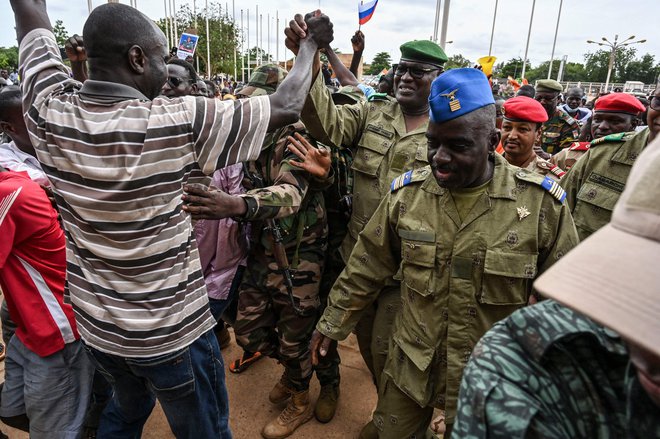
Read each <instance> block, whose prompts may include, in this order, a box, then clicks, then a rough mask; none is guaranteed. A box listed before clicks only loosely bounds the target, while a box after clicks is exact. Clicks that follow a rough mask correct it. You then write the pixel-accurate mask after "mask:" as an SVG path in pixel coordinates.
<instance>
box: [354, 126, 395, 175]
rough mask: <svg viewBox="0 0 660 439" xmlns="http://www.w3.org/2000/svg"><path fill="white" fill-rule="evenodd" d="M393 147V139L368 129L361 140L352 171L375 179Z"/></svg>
mask: <svg viewBox="0 0 660 439" xmlns="http://www.w3.org/2000/svg"><path fill="white" fill-rule="evenodd" d="M391 146H392V139H391V138H388V137H387V136H385V135H383V134H380V133H377V132H375V131H373V130H369V128H368V129H367V130H365V133H364V135H363V136H362V138H361V139H360V143H359V145H358V150H357V151H356V154H355V157H354V158H353V166H352V169H353V170H355V171H358V172H362V173H363V174H367V175H371V176H374V177H375V176H376V175H378V168H380V166H381V163H382V162H383V159H384V158H385V154H387V151H388V150H389V149H390V147H391Z"/></svg>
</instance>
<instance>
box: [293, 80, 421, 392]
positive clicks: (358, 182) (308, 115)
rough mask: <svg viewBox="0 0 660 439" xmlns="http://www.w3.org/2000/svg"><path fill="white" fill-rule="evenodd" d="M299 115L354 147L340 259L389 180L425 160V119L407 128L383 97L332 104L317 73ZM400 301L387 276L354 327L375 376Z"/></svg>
mask: <svg viewBox="0 0 660 439" xmlns="http://www.w3.org/2000/svg"><path fill="white" fill-rule="evenodd" d="M302 120H303V122H304V123H305V126H306V127H307V129H308V131H309V133H310V134H311V135H312V136H313V137H314V138H316V139H317V140H319V141H320V142H322V143H325V144H327V145H330V146H332V147H336V148H339V147H342V146H343V147H349V148H351V149H352V150H353V151H354V153H353V165H352V170H353V171H354V176H353V178H354V181H353V199H352V214H351V218H350V220H349V222H348V234H347V235H346V238H345V239H344V241H343V243H342V246H341V248H340V253H341V256H342V258H343V259H344V261H346V260H347V259H348V257H349V255H350V254H351V251H352V250H353V247H354V246H355V242H356V240H357V237H358V234H359V233H360V232H361V231H362V229H363V228H364V226H365V224H366V223H367V221H369V219H370V218H371V215H372V214H373V213H374V212H375V211H376V208H377V207H378V204H379V203H380V201H381V199H382V198H383V197H384V196H385V194H387V192H388V190H389V185H390V182H391V181H392V180H393V179H394V178H395V177H397V176H398V175H400V174H401V173H402V172H404V171H405V170H407V169H416V168H421V167H423V166H426V165H427V163H428V162H427V157H426V153H427V149H426V137H425V133H426V128H427V124H426V123H425V124H423V125H422V126H420V127H418V128H417V129H415V130H413V131H411V132H407V131H406V124H405V119H404V116H403V112H402V111H401V108H400V106H399V104H398V103H397V102H396V101H395V100H393V99H389V98H386V97H385V98H380V99H375V100H372V101H369V102H366V101H362V102H359V103H357V104H354V105H341V106H335V105H334V104H333V102H332V98H331V94H330V92H329V91H328V90H327V88H326V87H325V85H324V84H323V78H322V77H321V76H320V75H319V77H318V78H317V80H316V81H315V83H314V84H313V86H312V88H311V90H310V92H309V97H308V98H307V102H306V104H305V108H304V109H303V112H302ZM400 303H401V300H400V287H399V285H398V282H392V283H391V284H389V285H387V287H386V290H385V291H383V293H382V294H381V296H380V297H379V299H378V301H377V302H376V304H375V305H374V307H373V308H372V309H371V310H370V311H369V312H366V313H365V315H364V320H363V321H362V322H360V325H359V326H358V328H356V332H357V336H358V343H359V346H360V353H361V354H362V357H363V358H364V360H365V362H366V363H367V366H368V367H369V369H370V370H371V372H372V374H373V376H374V379H376V380H378V379H379V377H380V374H381V371H382V369H383V367H384V363H385V359H386V358H387V347H388V339H389V336H390V328H391V325H392V323H393V322H394V317H395V316H396V314H397V313H398V311H399V309H400Z"/></svg>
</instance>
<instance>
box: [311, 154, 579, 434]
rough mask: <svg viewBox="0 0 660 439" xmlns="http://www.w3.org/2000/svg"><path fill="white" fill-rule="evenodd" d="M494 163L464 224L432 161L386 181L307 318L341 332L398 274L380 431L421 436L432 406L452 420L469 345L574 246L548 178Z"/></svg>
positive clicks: (333, 333) (566, 215)
mask: <svg viewBox="0 0 660 439" xmlns="http://www.w3.org/2000/svg"><path fill="white" fill-rule="evenodd" d="M492 160H494V162H495V170H494V174H493V179H492V180H491V181H490V182H489V183H488V185H487V187H486V188H485V190H484V192H483V193H481V194H480V196H479V198H478V199H476V201H475V204H474V206H473V207H472V209H471V210H470V211H469V214H468V215H467V216H466V217H465V218H464V221H461V220H460V219H459V213H458V211H457V208H456V205H455V203H454V202H453V197H452V195H451V192H450V191H449V190H447V189H443V188H441V187H440V186H438V184H437V182H436V180H435V178H434V176H433V174H432V173H431V172H430V167H426V168H423V169H421V170H417V171H414V172H410V173H406V174H404V175H403V176H401V177H400V178H398V179H397V180H395V182H393V191H394V192H393V193H391V194H388V195H387V196H386V197H385V199H384V200H383V202H382V203H381V205H380V206H379V207H378V209H377V211H376V212H375V213H374V215H373V217H372V219H371V220H370V221H369V223H368V224H367V226H366V227H365V229H364V231H363V232H362V233H361V234H360V237H359V238H358V242H357V244H356V246H355V249H354V251H353V253H352V254H351V257H350V259H349V261H348V264H347V266H346V270H344V272H343V273H342V274H341V276H340V277H339V280H338V281H337V283H336V284H335V286H334V288H333V289H332V292H331V293H330V300H329V305H328V308H326V310H325V312H324V314H323V318H321V320H320V321H319V323H318V325H317V329H318V330H319V331H320V332H322V333H323V334H324V335H326V336H328V337H330V338H333V339H343V338H344V337H346V336H347V335H348V333H349V331H350V330H351V329H352V327H353V326H354V325H355V324H356V322H357V320H358V319H359V318H360V311H361V310H363V309H364V308H366V307H368V306H369V304H370V303H371V302H372V301H373V300H375V299H376V297H377V295H378V293H379V291H380V289H381V286H382V285H387V284H391V283H393V282H398V281H400V282H401V288H402V292H401V295H402V303H403V306H402V310H401V312H400V313H399V314H398V315H397V318H396V321H395V323H394V326H393V329H392V337H391V339H390V349H389V355H388V357H387V363H386V366H385V371H384V374H383V383H382V384H380V383H379V398H378V407H377V408H376V411H375V413H374V420H373V422H374V424H375V427H376V428H377V429H378V430H379V435H380V436H379V437H381V438H397V439H399V438H403V437H410V436H411V435H417V436H415V437H423V434H424V432H425V430H426V428H427V427H428V425H429V422H430V419H431V415H432V413H433V408H434V407H437V408H442V409H445V410H446V415H447V423H448V424H451V423H452V422H453V418H454V414H455V410H456V399H457V397H458V388H459V384H460V379H461V374H462V371H463V367H464V366H465V364H466V363H467V361H468V358H469V356H470V353H471V352H472V348H473V347H474V345H475V344H476V343H477V341H478V340H479V338H480V337H481V336H482V335H483V334H484V333H485V332H486V331H487V330H488V329H490V327H491V326H492V325H493V324H494V323H495V322H497V321H499V320H501V319H502V318H504V317H507V316H508V315H510V314H511V313H512V312H513V311H515V310H516V309H518V308H521V307H523V306H525V305H526V304H527V302H528V300H529V298H530V295H531V293H532V280H533V279H534V278H535V277H536V275H537V274H538V273H540V272H542V271H544V270H545V269H547V268H548V267H549V266H550V265H552V264H553V263H554V262H555V261H556V260H557V259H558V258H559V257H561V256H562V255H563V254H565V253H566V252H568V251H569V250H570V249H571V248H573V247H574V246H575V245H576V244H577V234H576V231H575V226H574V225H573V220H572V218H571V215H570V212H569V210H568V208H567V206H565V205H564V204H563V203H561V202H560V201H559V200H563V191H562V190H561V188H560V187H559V185H558V184H557V183H555V182H554V181H552V180H551V179H549V178H545V177H542V176H540V175H537V174H534V173H531V172H529V171H526V170H523V169H520V168H517V167H514V166H511V165H509V164H508V162H506V160H505V159H504V158H502V157H501V156H500V155H497V154H495V155H494V157H493V159H492ZM406 184H407V186H406ZM400 186H405V187H403V188H401V189H398V190H397V188H398V187H400ZM540 186H542V187H540Z"/></svg>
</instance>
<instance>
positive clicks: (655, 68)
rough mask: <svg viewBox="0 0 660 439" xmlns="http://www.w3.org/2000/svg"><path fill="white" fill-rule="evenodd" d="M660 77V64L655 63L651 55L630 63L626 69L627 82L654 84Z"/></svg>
mask: <svg viewBox="0 0 660 439" xmlns="http://www.w3.org/2000/svg"><path fill="white" fill-rule="evenodd" d="M658 75H660V64H656V63H655V57H654V56H653V55H651V54H650V53H647V54H645V55H644V56H642V58H641V59H635V60H633V61H631V62H629V63H628V65H627V66H626V69H625V75H624V76H625V80H626V81H642V82H643V83H645V84H653V83H655V82H656V80H657V78H658Z"/></svg>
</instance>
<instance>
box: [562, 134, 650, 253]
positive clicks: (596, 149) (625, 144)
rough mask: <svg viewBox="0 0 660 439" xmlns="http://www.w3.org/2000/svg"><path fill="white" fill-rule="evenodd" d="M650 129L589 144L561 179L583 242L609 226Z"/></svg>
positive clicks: (613, 135) (612, 136) (603, 138)
mask: <svg viewBox="0 0 660 439" xmlns="http://www.w3.org/2000/svg"><path fill="white" fill-rule="evenodd" d="M648 137H649V129H648V128H645V129H644V130H642V131H640V132H638V133H635V132H631V133H619V134H611V135H609V136H605V137H601V138H600V139H596V140H594V141H593V142H591V147H590V148H589V151H587V153H586V154H585V155H584V156H583V157H582V158H581V159H580V160H579V161H578V162H577V163H575V165H574V166H573V167H572V168H571V170H570V171H568V173H567V174H566V176H565V177H564V178H563V179H562V181H561V185H562V186H563V187H564V189H565V190H566V195H567V196H566V203H567V204H568V206H569V207H570V209H571V212H572V213H573V218H574V220H575V226H576V228H577V231H578V235H579V236H580V240H584V239H585V238H587V237H588V236H589V235H591V234H592V233H594V232H595V231H596V230H598V229H600V228H601V227H603V226H604V225H605V224H607V223H608V222H610V218H611V216H612V210H613V209H614V205H615V204H616V202H617V200H618V199H619V197H620V196H621V192H623V189H624V188H625V186H626V181H627V180H628V175H629V174H630V169H631V168H632V165H633V164H634V163H635V160H636V159H637V156H639V154H640V153H641V152H642V150H643V149H644V148H645V147H646V144H647V142H648Z"/></svg>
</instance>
